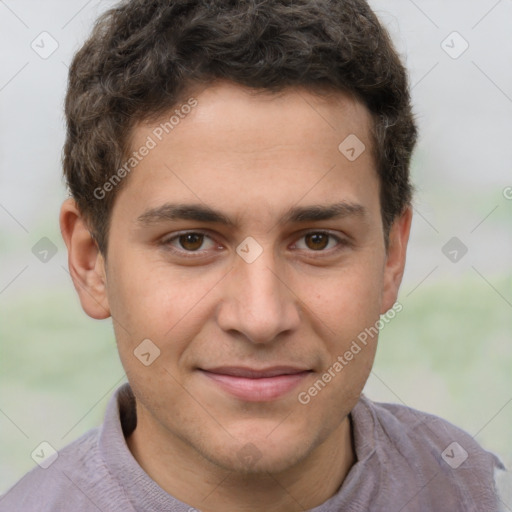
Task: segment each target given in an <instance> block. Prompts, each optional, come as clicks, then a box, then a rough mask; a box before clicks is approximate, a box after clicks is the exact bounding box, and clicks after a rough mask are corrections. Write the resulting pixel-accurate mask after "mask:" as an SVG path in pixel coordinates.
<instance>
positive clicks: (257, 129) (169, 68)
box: [0, 0, 502, 512]
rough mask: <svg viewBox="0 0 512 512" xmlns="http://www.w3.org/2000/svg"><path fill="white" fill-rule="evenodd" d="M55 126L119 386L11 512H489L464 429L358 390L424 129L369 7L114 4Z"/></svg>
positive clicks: (220, 1) (75, 248)
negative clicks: (115, 351) (120, 372)
mask: <svg viewBox="0 0 512 512" xmlns="http://www.w3.org/2000/svg"><path fill="white" fill-rule="evenodd" d="M66 116H67V122H68V134H67V141H66V145H65V158H64V169H65V175H66V178H67V181H68V184H69V187H70V190H71V195H72V197H71V198H70V199H68V200H66V201H65V203H64V204H63V206H62V211H61V217H60V223H61V229H62V234H63V237H64V240H65V242H66V245H67V247H68V251H69V267H70V272H71V275H72V277H73V281H74V283H75V287H76V289H77V292H78V294H79V296H80V300H81V304H82V307H83V309H84V311H85V312H86V313H87V314H88V315H89V316H91V317H92V318H96V319H102V318H107V317H109V316H111V317H112V321H113V325H114V329H115V335H116V340H117V344H118V348H119V354H120V358H121V361H122V364H123V366H124V368H125V370H126V374H127V377H128V381H129V384H127V385H124V386H123V387H122V388H120V389H119V390H118V391H117V393H116V394H115V396H113V397H112V399H111V401H110V403H109V405H108V409H107V412H106V417H105V422H104V424H103V426H102V427H101V428H100V429H95V430H92V431H90V432H89V433H87V434H86V435H84V436H83V437H81V438H80V439H78V440H76V441H75V442H74V443H72V444H70V445H69V446H67V447H66V448H64V449H63V450H61V451H60V452H59V454H58V457H57V458H54V460H53V461H50V462H49V463H48V464H47V465H46V468H45V469H43V468H37V469H35V470H33V471H32V472H30V473H29V474H28V475H26V476H25V477H24V478H23V479H22V480H21V481H20V482H19V483H18V484H17V485H15V486H14V487H13V488H12V489H11V490H10V491H9V492H8V493H7V494H6V495H5V496H4V497H3V499H2V500H1V501H0V510H1V511H2V512H3V511H7V510H9V511H14V510H22V511H24V512H31V511H34V512H35V511H38V512H41V511H44V512H46V511H48V512H49V511H52V512H53V511H69V510H73V511H104V512H107V511H108V512H111V511H119V512H121V511H122V512H127V511H154V512H157V511H158V512H159V511H173V512H186V511H193V510H201V511H203V512H226V511H227V512H231V511H244V510H245V511H251V512H259V511H261V512H291V511H304V510H314V511H315V512H334V511H341V510H343V511H368V510H370V511H386V512H388V511H393V512H394V511H403V512H413V511H414V512H419V511H436V512H442V511H450V512H454V511H465V512H467V511H472V510H474V511H496V510H498V498H497V496H496V492H495V488H494V482H493V477H494V470H495V469H496V468H500V467H502V466H501V463H500V462H499V460H498V459H497V458H496V457H495V456H493V455H492V454H490V453H488V452H486V451H485V450H483V449H482V448H481V447H480V446H479V445H478V444H477V443H476V442H475V441H474V440H473V439H472V438H471V436H470V435H469V434H467V433H465V432H464V431H462V430H460V429H458V428H457V427H455V426H453V425H451V424H449V423H448V422H446V421H444V420H442V419H440V418H437V417H435V416H431V415H428V414H425V413H422V412H419V411H415V410H412V409H409V408H407V407H404V406H400V405H392V404H378V403H374V402H372V401H371V400H370V399H368V398H367V397H365V396H364V395H361V392H362V389H363V387H364V384H365V382H366V380H367V377H368V375H369V372H370V370H371V367H372V363H373V359H374V355H375V350H376V344H377V333H378V329H379V327H380V326H381V325H382V322H384V321H385V320H383V319H381V315H388V317H391V316H393V315H394V314H395V312H396V309H397V308H399V307H400V305H399V304H397V303H396V299H397V294H398V289H399V286H400V282H401V279H402V274H403V270H404V264H405V255H406V248H407V242H408V237H409V229H410V225H411V215H412V214H411V206H410V201H411V185H410V182H409V162H410V157H411V153H412V151H413V148H414V145H415V142H416V133H417V132H416V126H415V123H414V119H413V116H412V114H411V107H410V98H409V93H408V86H407V77H406V73H405V70H404V68H403V66H402V64H401V63H400V60H399V58H398V56H397V54H396V52H395V50H394V48H393V46H392V44H391V42H390V39H389V36H388V35H387V33H386V32H385V30H384V29H383V28H382V27H381V26H380V24H379V22H378V20H377V19H376V17H375V15H374V14H373V13H372V11H371V10H370V8H369V7H368V5H367V4H366V2H365V1H364V0H347V1H341V0H340V1H332V0H294V1H293V2H291V1H288V0H274V1H266V0H265V1H261V0H155V1H152V2H148V1H147V0H131V1H126V2H123V3H122V4H120V5H119V6H118V7H116V8H114V9H113V10H111V11H110V12H108V13H107V14H105V15H104V16H103V17H102V19H101V20H100V22H99V23H98V24H97V26H96V28H95V30H94V32H93V34H92V36H91V38H90V39H89V41H87V43H86V44H85V45H84V47H83V48H82V49H81V50H80V51H79V52H78V54H77V55H76V56H75V58H74V61H73V63H72V66H71V68H70V79H69V89H68V94H67V100H66ZM411 343H414V333H411Z"/></svg>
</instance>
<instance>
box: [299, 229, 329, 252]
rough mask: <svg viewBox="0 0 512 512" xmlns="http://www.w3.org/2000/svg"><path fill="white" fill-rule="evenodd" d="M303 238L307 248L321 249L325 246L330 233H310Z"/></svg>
mask: <svg viewBox="0 0 512 512" xmlns="http://www.w3.org/2000/svg"><path fill="white" fill-rule="evenodd" d="M304 238H305V241H306V245H307V246H308V248H309V249H312V250H314V251H321V250H323V249H325V248H326V247H327V245H328V243H329V238H330V235H328V234H327V233H310V234H308V235H306V236H305V237H304Z"/></svg>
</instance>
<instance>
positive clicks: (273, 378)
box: [199, 366, 312, 402]
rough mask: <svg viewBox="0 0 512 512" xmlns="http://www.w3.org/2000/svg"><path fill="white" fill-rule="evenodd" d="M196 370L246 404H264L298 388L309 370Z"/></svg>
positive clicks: (231, 368)
mask: <svg viewBox="0 0 512 512" xmlns="http://www.w3.org/2000/svg"><path fill="white" fill-rule="evenodd" d="M199 371H200V372H201V373H202V374H203V375H204V376H205V377H206V378H208V380H209V381H210V382H212V381H213V383H214V384H216V387H218V388H220V389H221V390H223V391H224V392H226V393H228V394H230V395H232V396H234V397H236V398H239V399H241V400H245V401H248V402H267V401H271V400H276V399H278V398H281V397H284V396H285V395H287V394H288V393H290V392H291V391H292V390H293V389H294V388H295V387H297V386H298V385H299V384H300V383H301V382H302V381H303V380H304V379H305V378H306V377H308V376H309V374H310V373H311V372H312V370H310V369H303V368H297V367H291V366H274V367H272V368H265V369H256V368H246V367H234V366H229V367H228V366H224V367H219V368H211V369H208V370H206V369H202V368H199Z"/></svg>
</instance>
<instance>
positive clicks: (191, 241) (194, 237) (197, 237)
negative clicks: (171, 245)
mask: <svg viewBox="0 0 512 512" xmlns="http://www.w3.org/2000/svg"><path fill="white" fill-rule="evenodd" d="M178 240H179V243H180V246H181V247H183V249H185V250H187V251H197V250H198V249H199V248H200V247H201V246H202V245H203V242H204V235H202V234H200V233H186V234H185V235H180V236H179V237H178Z"/></svg>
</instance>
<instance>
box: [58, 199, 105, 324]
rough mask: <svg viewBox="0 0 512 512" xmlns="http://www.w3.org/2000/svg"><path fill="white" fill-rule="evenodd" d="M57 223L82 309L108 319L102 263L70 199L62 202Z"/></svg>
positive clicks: (96, 247)
mask: <svg viewBox="0 0 512 512" xmlns="http://www.w3.org/2000/svg"><path fill="white" fill-rule="evenodd" d="M59 220H60V230H61V233H62V238H63V239H64V242H65V243H66V247H67V249H68V266H69V272H70V274H71V278H72V279H73V284H74V285H75V289H76V291H77V292H78V296H79V298H80V303H81V304H82V308H83V310H84V311H85V312H86V313H87V314H88V315H89V316H90V317H92V318H95V319H98V320H102V319H104V318H108V317H109V316H110V308H109V305H108V299H107V292H106V273H105V261H104V258H103V255H102V254H101V252H100V250H99V248H98V245H97V243H96V240H94V238H93V237H92V235H91V233H90V231H89V229H88V227H87V224H86V222H85V220H84V218H83V216H82V214H81V213H80V211H79V210H78V207H77V205H76V202H75V201H74V200H73V199H66V201H64V203H63V204H62V207H61V210H60V218H59Z"/></svg>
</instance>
